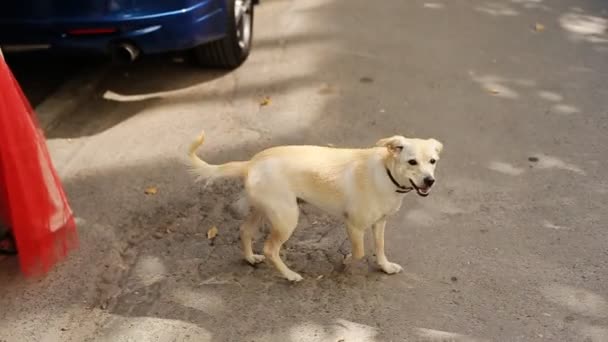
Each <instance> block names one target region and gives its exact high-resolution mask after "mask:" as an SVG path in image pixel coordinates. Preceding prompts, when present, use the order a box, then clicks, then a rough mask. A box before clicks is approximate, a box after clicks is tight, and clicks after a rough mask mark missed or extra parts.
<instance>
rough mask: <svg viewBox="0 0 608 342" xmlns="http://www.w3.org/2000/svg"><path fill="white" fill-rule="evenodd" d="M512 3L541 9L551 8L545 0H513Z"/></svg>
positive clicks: (547, 9)
mask: <svg viewBox="0 0 608 342" xmlns="http://www.w3.org/2000/svg"><path fill="white" fill-rule="evenodd" d="M511 2H512V3H514V4H518V5H520V6H522V7H523V8H525V9H540V10H544V11H550V10H551V8H549V7H548V6H546V5H545V4H544V3H543V0H511Z"/></svg>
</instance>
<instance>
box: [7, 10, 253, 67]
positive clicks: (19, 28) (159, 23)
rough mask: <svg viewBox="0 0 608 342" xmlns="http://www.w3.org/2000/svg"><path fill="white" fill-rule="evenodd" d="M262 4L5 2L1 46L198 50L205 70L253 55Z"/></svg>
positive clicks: (134, 52) (123, 53)
mask: <svg viewBox="0 0 608 342" xmlns="http://www.w3.org/2000/svg"><path fill="white" fill-rule="evenodd" d="M256 3H257V1H255V0H2V5H0V48H1V49H2V50H3V51H4V52H6V53H10V52H12V51H23V50H36V49H46V50H50V51H56V52H77V53H81V52H82V53H84V52H86V53H95V54H107V55H110V56H112V58H114V59H115V60H118V61H120V62H128V61H134V60H135V59H137V58H138V56H140V55H141V54H157V53H164V52H170V51H183V50H192V52H193V56H194V57H195V60H196V61H197V62H198V63H200V64H201V65H204V66H211V67H221V68H229V69H232V68H236V67H238V66H239V65H241V64H242V63H243V62H244V61H245V60H246V59H247V57H248V55H249V51H250V49H251V39H252V35H253V12H254V11H253V9H254V5H255V4H256Z"/></svg>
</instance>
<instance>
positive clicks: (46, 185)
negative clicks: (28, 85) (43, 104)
mask: <svg viewBox="0 0 608 342" xmlns="http://www.w3.org/2000/svg"><path fill="white" fill-rule="evenodd" d="M0 219H1V220H2V221H4V222H5V223H7V224H8V225H9V226H10V229H11V230H12V233H13V235H14V237H15V240H16V243H17V250H18V256H19V263H20V267H21V270H22V271H23V273H24V274H25V275H27V276H30V275H43V274H45V273H46V272H48V271H49V270H50V269H51V268H52V267H53V266H54V265H55V264H56V263H57V262H58V261H60V260H61V259H62V258H64V257H65V256H66V255H67V254H68V252H69V251H70V250H71V249H74V248H76V247H77V245H78V238H77V233H76V226H75V223H74V216H73V214H72V211H71V209H70V206H69V204H68V201H67V198H66V196H65V193H64V191H63V188H62V186H61V182H60V180H59V177H58V176H57V173H56V171H55V168H54V167H53V164H52V161H51V158H50V156H49V153H48V149H47V146H46V141H45V138H44V134H43V132H42V130H41V129H40V126H39V124H38V121H37V120H36V117H35V113H34V111H33V109H32V107H31V105H30V103H29V101H28V100H27V98H26V97H25V96H24V94H23V92H22V91H21V88H20V87H19V84H18V83H17V81H16V80H15V78H14V76H13V74H12V73H11V71H10V69H9V67H8V66H7V64H6V63H5V61H4V59H3V58H2V54H1V52H0Z"/></svg>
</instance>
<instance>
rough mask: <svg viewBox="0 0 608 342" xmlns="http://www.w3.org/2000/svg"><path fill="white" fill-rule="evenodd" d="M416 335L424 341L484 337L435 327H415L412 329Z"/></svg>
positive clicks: (465, 341)
mask: <svg viewBox="0 0 608 342" xmlns="http://www.w3.org/2000/svg"><path fill="white" fill-rule="evenodd" d="M414 332H415V333H416V335H418V337H420V338H423V339H425V340H426V341H442V342H443V341H453V342H482V341H486V340H484V339H479V338H475V337H471V336H468V335H463V334H459V333H454V332H448V331H441V330H435V329H426V328H416V329H415V330H414Z"/></svg>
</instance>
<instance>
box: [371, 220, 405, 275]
mask: <svg viewBox="0 0 608 342" xmlns="http://www.w3.org/2000/svg"><path fill="white" fill-rule="evenodd" d="M385 226H386V220H385V219H383V220H380V221H378V222H376V223H375V224H374V226H373V227H372V229H373V230H374V245H375V246H376V262H377V263H378V266H380V268H381V269H382V270H383V271H384V272H386V273H388V274H394V273H399V272H401V271H402V270H403V267H401V266H400V265H399V264H395V263H392V262H390V261H388V259H387V258H386V254H384V227H385Z"/></svg>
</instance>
